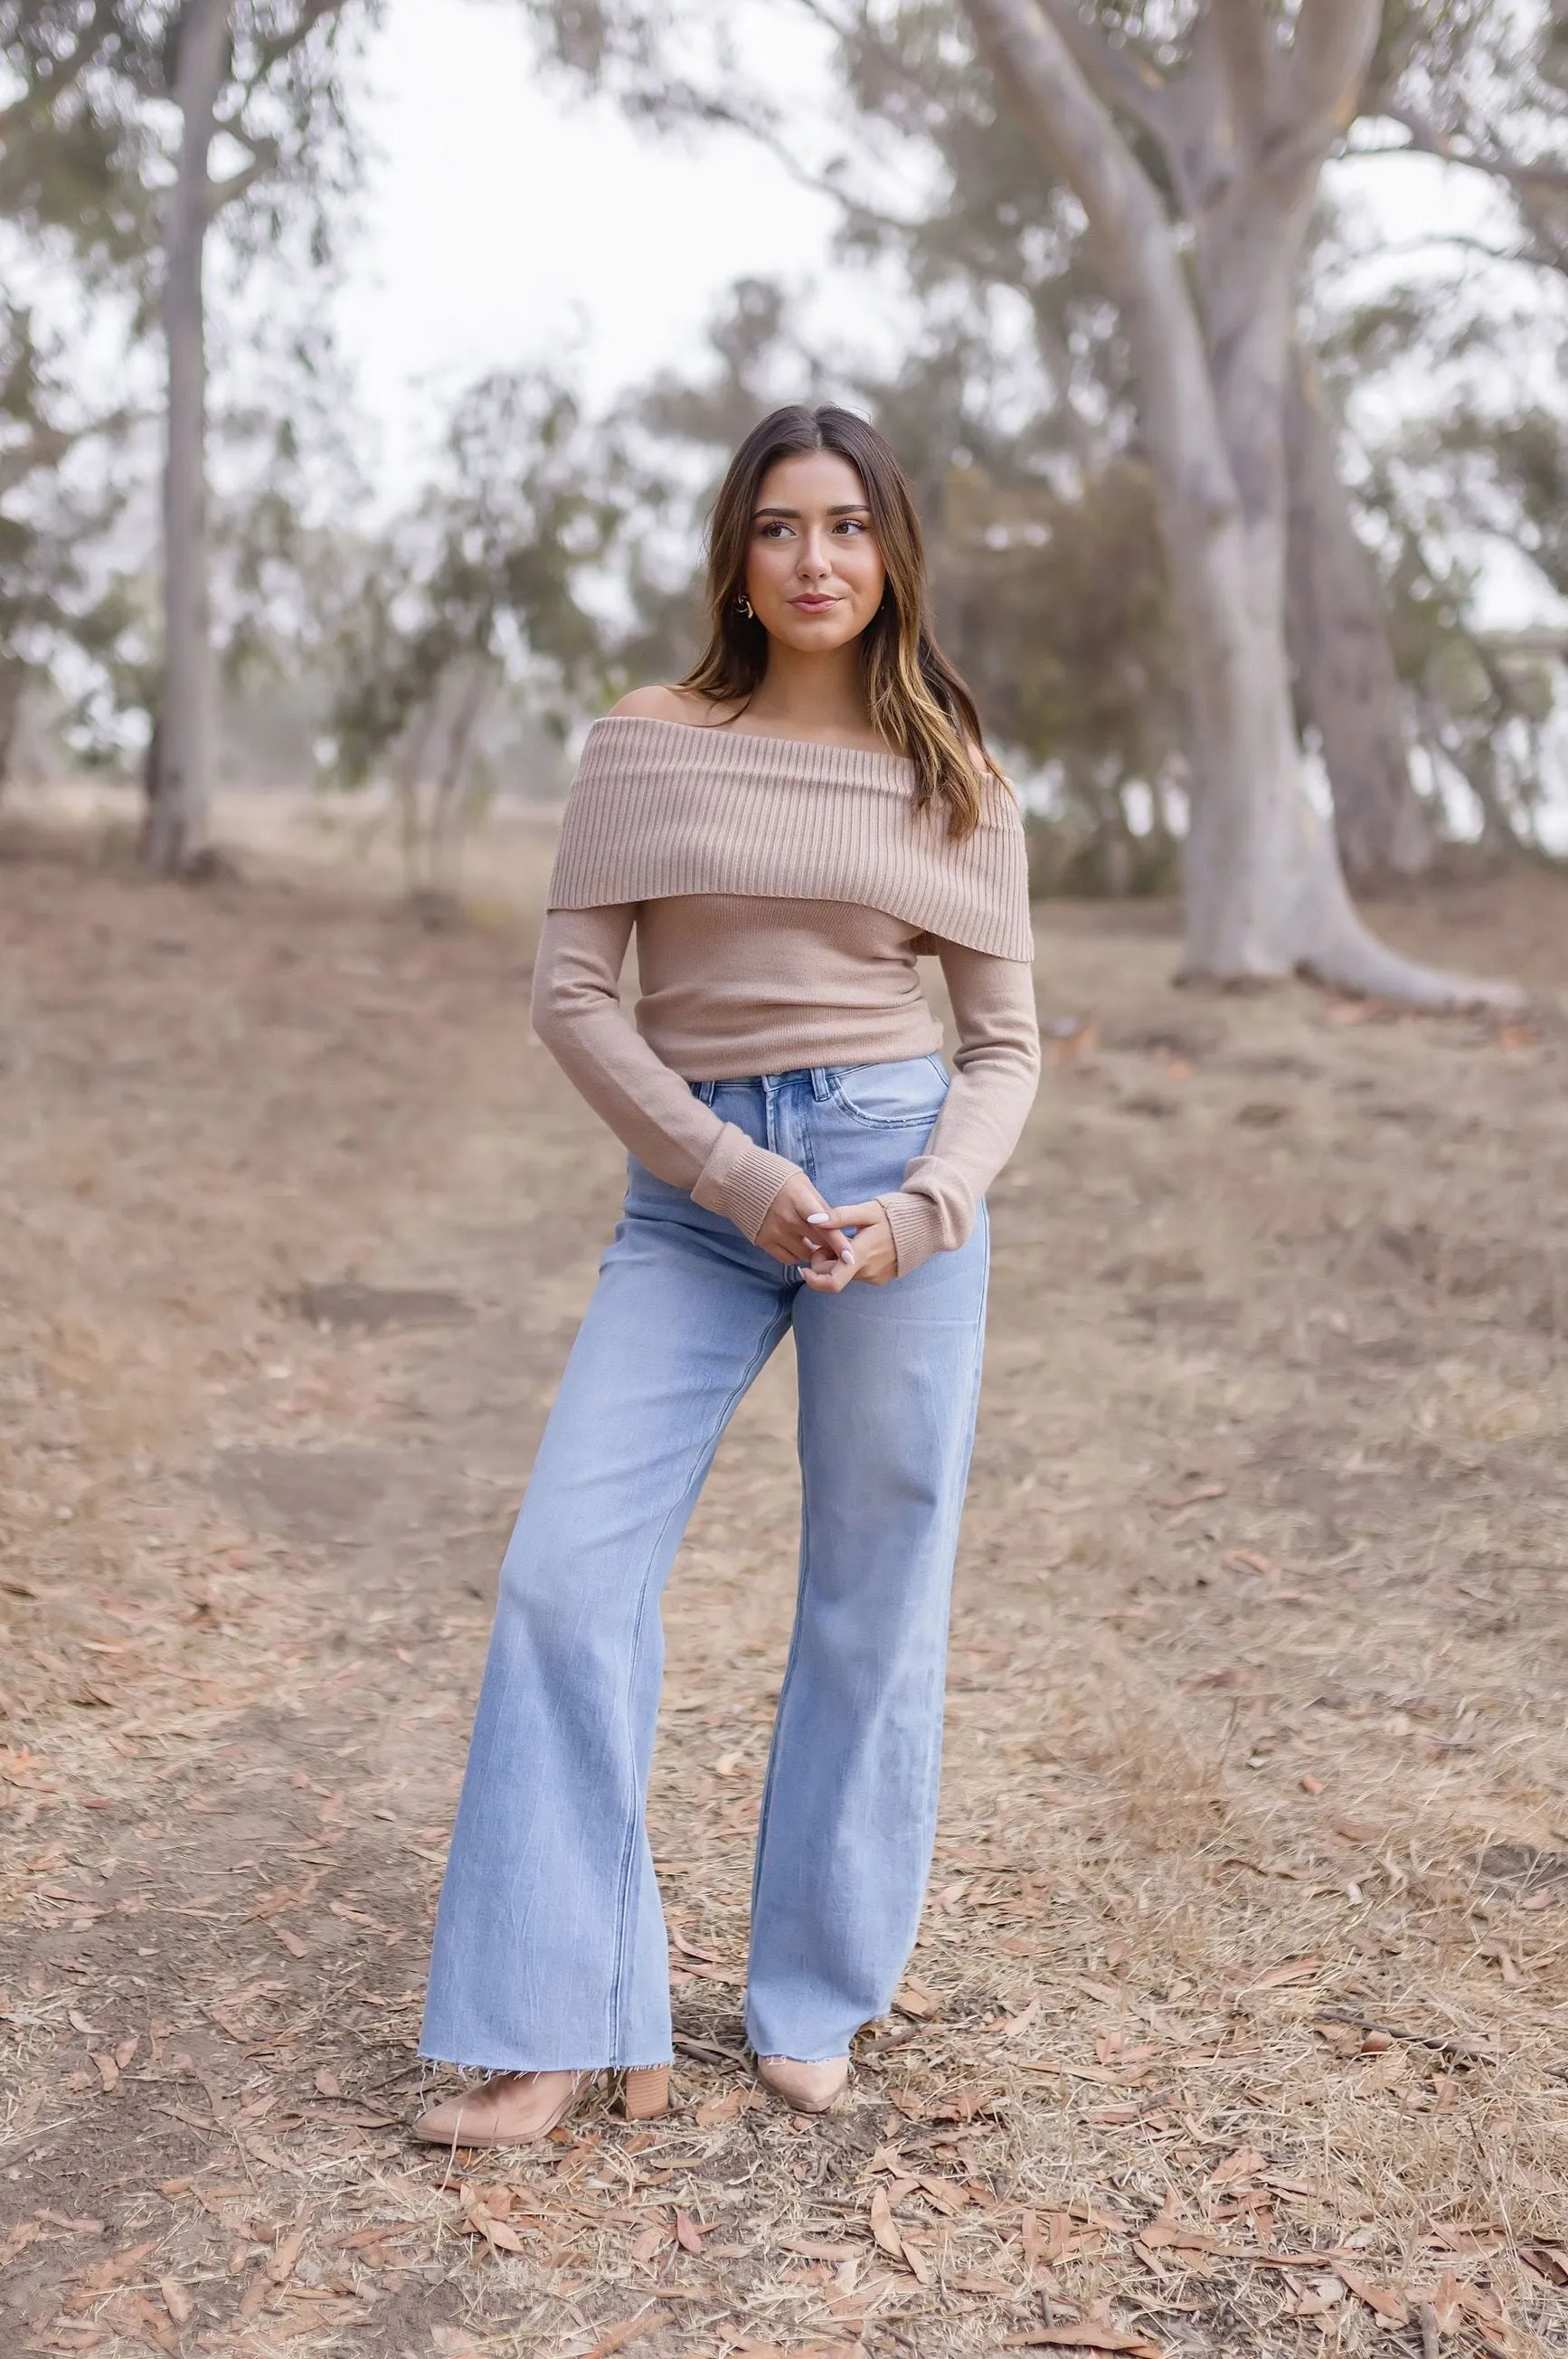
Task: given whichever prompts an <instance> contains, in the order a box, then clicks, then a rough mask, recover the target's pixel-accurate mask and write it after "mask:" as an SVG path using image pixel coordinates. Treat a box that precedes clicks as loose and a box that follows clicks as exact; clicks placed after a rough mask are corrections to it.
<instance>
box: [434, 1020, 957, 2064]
mask: <svg viewBox="0 0 1568 2359" xmlns="http://www.w3.org/2000/svg"><path fill="white" fill-rule="evenodd" d="M695 1086H696V1087H697V1090H698V1093H699V1094H700V1095H701V1096H702V1097H703V1098H704V1099H705V1100H707V1101H708V1103H710V1104H711V1105H712V1107H713V1109H714V1111H715V1113H716V1114H720V1115H722V1116H723V1117H724V1118H725V1119H726V1120H727V1121H730V1122H733V1123H736V1124H738V1125H740V1126H741V1128H742V1129H743V1130H745V1131H746V1132H747V1134H748V1135H749V1136H751V1137H752V1138H754V1139H756V1140H757V1141H758V1142H759V1143H760V1144H762V1145H765V1146H768V1147H773V1149H774V1150H775V1151H776V1152H777V1153H779V1154H781V1155H787V1156H788V1157H790V1158H792V1160H794V1161H795V1162H796V1163H798V1164H799V1165H800V1166H801V1167H802V1169H804V1170H806V1171H807V1172H809V1174H810V1175H811V1177H812V1179H813V1180H815V1181H816V1185H817V1187H818V1188H819V1189H820V1190H822V1193H823V1195H824V1196H825V1197H826V1199H827V1201H828V1203H830V1204H835V1203H838V1204H843V1203H856V1202H863V1201H865V1200H866V1199H867V1198H868V1197H871V1196H874V1195H878V1194H885V1193H887V1192H889V1191H890V1190H892V1189H895V1188H897V1187H898V1186H899V1184H900V1182H901V1180H903V1170H904V1166H905V1165H906V1163H907V1162H908V1161H909V1159H910V1158H911V1157H912V1156H913V1155H916V1154H918V1153H919V1152H920V1150H921V1147H923V1145H924V1143H925V1138H926V1136H927V1135H928V1133H929V1131H930V1129H931V1125H932V1124H933V1123H934V1121H935V1117H936V1115H937V1114H938V1113H939V1112H940V1110H941V1105H942V1100H943V1096H944V1094H945V1093H946V1073H945V1071H944V1069H943V1067H942V1064H941V1061H940V1060H939V1059H937V1058H935V1057H919V1058H914V1059H913V1060H908V1061H903V1062H899V1063H896V1064H886V1065H860V1066H853V1067H845V1068H834V1069H830V1070H821V1069H818V1070H816V1071H802V1072H792V1073H776V1074H767V1075H765V1076H763V1077H762V1078H761V1079H759V1080H754V1081H741V1082H702V1083H699V1084H697V1085H695ZM629 1175H630V1184H629V1187H628V1190H627V1195H626V1206H625V1217H624V1218H623V1220H622V1222H621V1223H620V1225H619V1227H618V1228H617V1230H616V1233H615V1241H614V1243H613V1244H612V1245H611V1247H610V1250H609V1251H608V1253H607V1254H606V1255H605V1257H604V1261H603V1263H602V1265H601V1267H600V1278H599V1285H598V1288H596V1290H595V1293H594V1296H593V1299H592V1301H591V1302H590V1303H589V1309H588V1314H587V1316H586V1318H585V1319H584V1321H583V1323H582V1326H581V1329H580V1330H579V1334H578V1337H577V1341H576V1343H575V1344H574V1345H573V1347H572V1353H571V1357H570V1359H569V1360H568V1364H567V1369H566V1373H565V1375H564V1376H563V1377H562V1379H561V1386H560V1391H559V1393H558V1395H557V1399H556V1403H555V1407H554V1408H553V1409H552V1410H551V1412H550V1419H549V1424H548V1426H547V1427H546V1432H545V1437H544V1440H543V1441H542V1442H541V1444H540V1447H539V1453H538V1457H537V1459H536V1461H535V1467H534V1473H533V1477H532V1480H531V1481H530V1483H529V1485H528V1492H527V1496H526V1497H525V1499H524V1503H523V1508H522V1512H521V1514H520V1515H519V1517H518V1518H517V1524H516V1527H515V1529H514V1533H513V1536H512V1540H511V1544H510V1546H509V1547H508V1549H507V1551H506V1558H505V1562H504V1564H503V1570H502V1576H501V1594H500V1600H499V1603H498V1606H497V1610H496V1618H495V1628H494V1632H493V1635H492V1639H491V1647H490V1658H489V1661H488V1663H487V1665H486V1669H485V1674H484V1684H483V1687H482V1690H481V1695H480V1701H479V1714H478V1718H477V1721H476V1723H475V1726H474V1733H473V1742H472V1745H471V1746H470V1752H469V1760H468V1771H467V1775H466V1777H465V1778H464V1781H463V1789H462V1799H461V1801H460V1805H459V1809H458V1819H457V1827H456V1831H455V1832H454V1834H453V1838H452V1849H451V1856H450V1859H449V1863H448V1867H447V1875H446V1882H445V1885H444V1886H443V1888H442V1893H441V1902H440V1908H439V1912H438V1919H437V1924H436V1940H435V1953H434V1957H433V1959H432V1962H431V1968H430V1984H429V1993H428V1996H427V2002H426V2009H425V2024H424V2031H423V2035H422V2038H421V2041H420V2048H421V2052H422V2053H423V2054H425V2055H427V2056H430V2057H439V2058H442V2059H445V2060H448V2061H449V2062H452V2063H457V2064H466V2065H477V2066H482V2067H485V2068H488V2069H490V2070H492V2071H548V2070H579V2071H586V2070H588V2069H589V2068H593V2067H600V2066H615V2065H647V2064H656V2063H661V2062H663V2061H665V2060H666V2059H667V2058H668V2056H669V2053H670V2010H669V1952H668V1948H667V1944H666V1940H665V1923H664V1915H663V1911H662V1909H661V1908H660V1905H659V1892H658V1886H657V1883H656V1881H655V1879H654V1863H653V1855H652V1853H651V1852H650V1849H649V1845H648V1836H647V1832H646V1827H645V1824H644V1799H645V1796H646V1792H647V1785H648V1769H649V1763H650V1759H651V1757H652V1753H653V1746H654V1721H655V1718H656V1715H657V1711H658V1702H659V1686H660V1680H661V1676H662V1673H663V1667H664V1636H663V1630H662V1626H661V1623H660V1617H659V1598H660V1593H661V1592H662V1590H663V1588H664V1585H665V1579H666V1577H667V1575H668V1573H669V1570H670V1566H671V1563H672V1561H673V1560H674V1558H675V1554H676V1549H677V1548H678V1546H679V1544H680V1539H681V1535H682V1533H683V1532H684V1530H685V1528H686V1524H687V1518H688V1517H689V1516H690V1514H691V1511H692V1508H693V1506H694V1505H695V1503H696V1500H697V1494H698V1492H699V1491H700V1490H701V1488H702V1484H703V1479H704V1477H705V1476H706V1474H707V1473H708V1466H709V1465H710V1463H711V1462H712V1459H713V1453H714V1451H715V1449H716V1447H717V1446H718V1442H719V1436H720V1435H721V1434H722V1432H723V1430H724V1428H725V1425H726V1424H727V1422H728V1421H729V1419H730V1415H731V1413H732V1412H733V1410H734V1408H735V1407H736V1405H737V1403H738V1402H739V1401H740V1400H741V1397H743V1395H744V1394H745V1392H746V1390H747V1387H748V1386H750V1385H751V1383H752V1379H753V1378H754V1377H755V1376H756V1375H757V1373H758V1371H759V1370H760V1369H761V1367H762V1364H763V1363H764V1362H765V1361H766V1360H767V1358H768V1356H769V1354H770V1353H772V1352H773V1348H774V1346H775V1345H776V1344H777V1343H779V1342H780V1341H781V1340H782V1338H783V1337H784V1333H785V1332H786V1331H787V1330H788V1329H790V1328H793V1329H794V1331H795V1353H796V1358H797V1363H798V1371H799V1389H800V1462H801V1473H802V1481H803V1495H804V1508H803V1515H802V1539H801V1551H800V1588H799V1595H798V1599H797V1603H796V1607H795V1631H794V1636H793V1637H792V1640H791V1643H790V1650H789V1660H788V1665H787V1668H786V1669H785V1672H784V1686H783V1690H782V1692H781V1694H780V1697H779V1704H778V1712H777V1715H776V1718H775V1721H774V1725H773V1752H772V1756H771V1758H770V1760H769V1764H768V1772H767V1781H766V1785H765V1787H764V1789H763V1795H762V1824H761V1828H760V1831H759V1834H758V1840H757V1857H756V1873H755V1881H754V1885H753V1888H752V1941H751V1960H750V1971H749V1977H748V1984H747V1995H746V2015H745V2022H746V2033H747V2037H748V2038H749V2039H750V2041H751V2043H752V2048H753V2049H755V2050H756V2052H757V2053H758V2054H759V2055H763V2056H775V2055H776V2056H795V2057H799V2058H801V2059H803V2060H821V2059H824V2058H827V2057H833V2056H842V2055H843V2054H844V2053H845V2052H846V2050H847V2049H848V2048H849V2041H850V2039H851V2038H852V2037H853V2035H854V2033H855V2032H856V2031H857V2030H858V2029H859V2028H860V2026H861V2025H862V2024H863V2023H866V2022H868V2021H870V2020H871V2018H872V2017H876V2016H879V2015H882V2014H884V2013H885V2012H886V2011H887V2008H888V2006H889V2005H890V2004H891V2002H892V1995H893V1991H894V1989H895V1987H896V1985H897V1983H898V1978H899V1976H900V1974H901V1973H902V1972H903V1967H904V1963H905V1962H906V1960H907V1959H908V1956H909V1953H910V1951H911V1949H912V1948H913V1946H914V1937H915V1933H916V1930H917V1928H918V1924H919V1919H920V1910H921V1904H922V1900H923V1898H924V1895H925V1879H926V1876H927V1874H928V1872H929V1869H930V1864H931V1846H932V1841H933V1836H934V1832H935V1815H936V1787H937V1777H938V1772H939V1769H940V1764H941V1745H942V1698H943V1689H944V1684H945V1668H946V1641H947V1614H948V1594H949V1589H950V1586H951V1579H952V1568H953V1554H954V1549H955V1547H956V1545H957V1535H958V1519H959V1516H960V1514H961V1512H962V1507H963V1498H964V1485H965V1482H966V1479H967V1477H968V1464H969V1450H970V1443H971V1440H972V1437H973V1433H974V1423H975V1406H976V1398H977V1395H978V1392H979V1377H980V1354H981V1347H982V1341H983V1332H984V1322H985V1298H986V1272H987V1264H988V1259H989V1248H988V1241H987V1234H986V1223H985V1215H984V1212H983V1211H982V1212H981V1215H980V1218H979V1222H978V1223H977V1224H976V1228H975V1232H974V1234H973V1235H972V1236H971V1237H970V1239H969V1242H968V1244H967V1245H964V1246H963V1247H961V1248H960V1249H959V1250H958V1251H957V1252H956V1253H946V1254H935V1255H933V1256H932V1257H931V1259H930V1260H928V1261H926V1262H925V1263H923V1264H922V1266H920V1267H919V1268H918V1269H915V1270H912V1271H911V1272H910V1273H909V1274H908V1276H907V1277H898V1278H894V1279H893V1280H892V1282H891V1283H890V1284H889V1285H886V1286H881V1287H873V1286H865V1285H860V1284H851V1285H850V1286H849V1287H847V1288H845V1290H844V1291H843V1292H842V1293H841V1294H833V1295H822V1294H814V1293H812V1292H811V1291H810V1290H809V1289H808V1288H806V1287H805V1286H804V1285H803V1284H802V1283H801V1280H800V1277H799V1276H798V1274H797V1273H796V1272H795V1271H794V1270H788V1269H784V1268H782V1267H781V1266H779V1264H778V1263H777V1262H775V1261H773V1260H771V1259H770V1258H769V1256H767V1255H766V1254H764V1253H763V1252H762V1251H761V1249H760V1248H759V1247H757V1246H755V1245H748V1243H747V1242H746V1240H745V1238H744V1237H743V1236H742V1235H741V1233H740V1231H739V1230H738V1229H737V1228H736V1227H735V1226H734V1225H733V1223H730V1221H727V1220H725V1219H723V1218H722V1217H721V1216H720V1215H719V1214H718V1213H715V1212H704V1211H703V1210H702V1209H701V1207H700V1206H698V1205H697V1204H695V1203H694V1202H693V1201H692V1200H691V1198H690V1196H689V1195H687V1193H686V1191H685V1190H682V1189H679V1188H674V1187H670V1186H668V1185H667V1184H666V1183H665V1181H663V1180H656V1179H654V1176H653V1174H652V1173H651V1172H650V1171H647V1170H646V1169H643V1166H642V1165H641V1164H640V1163H638V1162H636V1161H635V1160H633V1161H632V1162H631V1164H630V1166H629Z"/></svg>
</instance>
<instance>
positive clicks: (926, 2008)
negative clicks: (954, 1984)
mask: <svg viewBox="0 0 1568 2359" xmlns="http://www.w3.org/2000/svg"><path fill="white" fill-rule="evenodd" d="M941 2003H942V2002H941V2001H940V1999H939V1998H938V1997H937V1995H936V1994H935V1991H929V1990H927V1989H926V1987H925V1984H924V1983H920V1982H916V1981H915V1979H914V1975H913V1974H905V1976H904V1978H903V1982H902V1983H901V1984H900V1985H899V1990H898V1995H897V1997H896V1998H895V1999H894V2000H893V2006H895V2007H896V2008H897V2010H898V2012H899V2014H900V2015H907V2016H908V2017H910V2018H911V2019H912V2020H913V2021H914V2022H917V2023H918V2022H921V2021H923V2020H924V2019H925V2017H926V2016H930V2015H935V2013H936V2011H937V2009H938V2008H939V2006H941Z"/></svg>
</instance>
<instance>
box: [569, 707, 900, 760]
mask: <svg viewBox="0 0 1568 2359" xmlns="http://www.w3.org/2000/svg"><path fill="white" fill-rule="evenodd" d="M604 721H618V722H622V723H625V722H632V723H634V724H635V725H636V726H638V727H639V728H642V727H646V728H649V729H679V730H681V731H683V732H684V734H686V735H687V736H688V737H721V738H724V739H726V740H727V741H728V742H729V743H730V744H734V743H735V742H736V740H738V739H739V740H741V742H743V743H744V744H746V745H792V746H795V748H796V749H797V750H799V751H801V752H804V753H808V754H850V755H853V756H854V757H855V759H856V760H857V761H859V762H892V763H895V764H896V765H897V766H898V767H899V768H900V769H911V768H913V767H914V765H913V764H912V762H911V761H910V758H909V756H908V755H907V754H895V753H894V752H893V751H892V748H891V747H890V746H881V745H877V746H872V745H836V744H835V743H834V741H833V740H832V739H831V738H830V737H778V736H775V735H774V734H773V732H772V730H768V729H737V728H736V727H735V725H734V723H732V722H729V721H665V720H661V718H660V717H659V715H658V714H657V713H656V712H601V713H600V716H599V720H598V721H595V723H593V726H594V727H595V728H596V729H597V728H598V727H599V725H600V722H604Z"/></svg>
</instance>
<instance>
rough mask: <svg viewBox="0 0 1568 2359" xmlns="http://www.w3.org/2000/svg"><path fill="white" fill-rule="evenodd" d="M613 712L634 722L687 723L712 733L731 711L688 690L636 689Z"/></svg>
mask: <svg viewBox="0 0 1568 2359" xmlns="http://www.w3.org/2000/svg"><path fill="white" fill-rule="evenodd" d="M610 709H611V712H612V713H616V714H620V715H622V716H625V717H627V718H630V719H632V720H633V721H684V722H685V723H687V726H688V727H691V728H697V729H711V728H712V727H713V726H714V725H715V724H716V723H718V722H719V721H722V720H723V719H725V718H726V717H727V716H728V713H729V712H730V707H729V706H726V705H719V704H715V703H714V702H713V701H712V699H711V698H710V697H706V696H697V695H694V694H693V692H692V690H690V689H689V688H634V689H633V690H632V691H631V693H630V695H627V696H623V697H622V699H621V701H620V702H619V704H613V705H611V708H610Z"/></svg>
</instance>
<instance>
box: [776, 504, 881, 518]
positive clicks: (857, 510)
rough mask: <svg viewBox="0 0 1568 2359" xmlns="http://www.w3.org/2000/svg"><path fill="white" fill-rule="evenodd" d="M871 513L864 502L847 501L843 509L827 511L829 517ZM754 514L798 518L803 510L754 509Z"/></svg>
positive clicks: (868, 514) (867, 514)
mask: <svg viewBox="0 0 1568 2359" xmlns="http://www.w3.org/2000/svg"><path fill="white" fill-rule="evenodd" d="M827 513H828V515H829V516H870V515H871V508H870V506H868V504H867V503H866V502H865V501H864V500H846V501H845V502H844V504H843V506H841V507H836V508H829V509H828V511H827ZM800 515H801V510H800V509H799V508H753V509H752V516H794V517H797V518H798V517H799V516H800Z"/></svg>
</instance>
